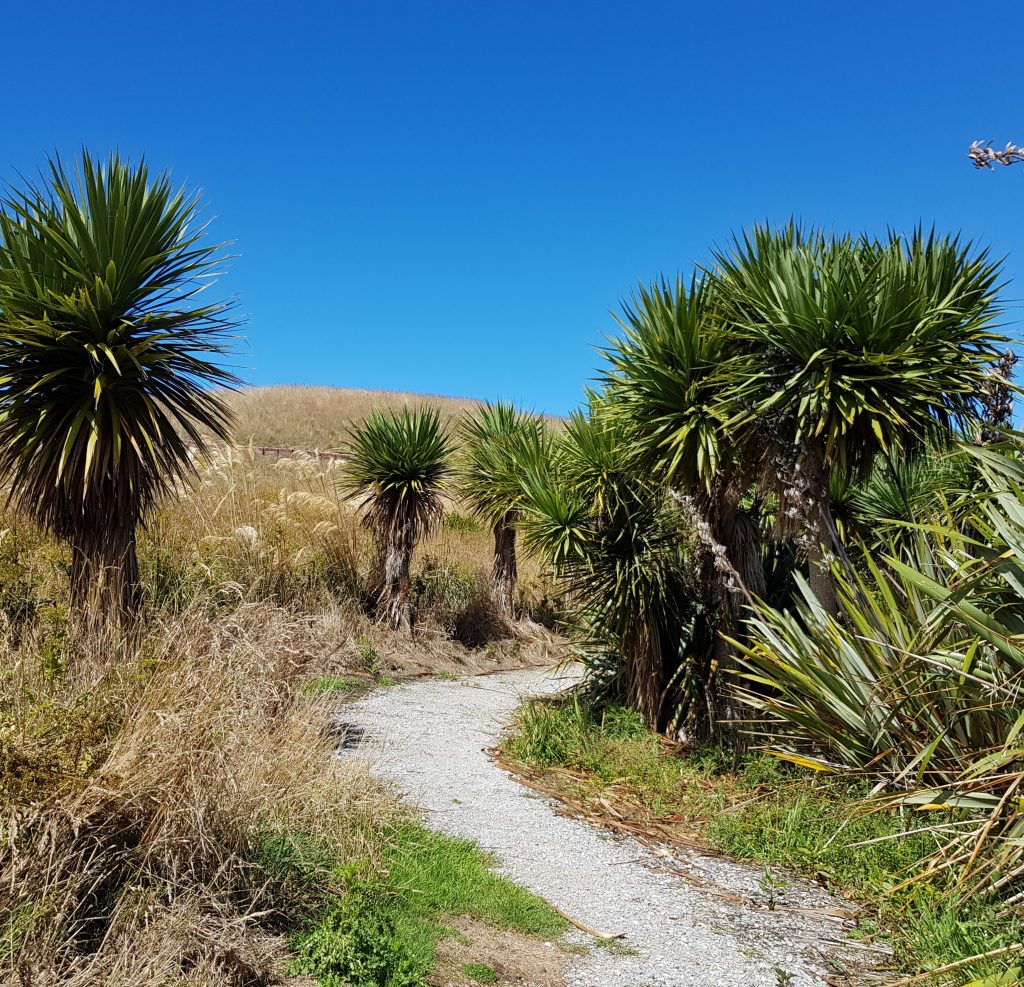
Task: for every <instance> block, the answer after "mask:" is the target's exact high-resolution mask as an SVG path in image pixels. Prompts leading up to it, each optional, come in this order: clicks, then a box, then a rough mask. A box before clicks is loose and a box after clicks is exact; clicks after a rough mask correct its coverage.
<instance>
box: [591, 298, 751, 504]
mask: <svg viewBox="0 0 1024 987" xmlns="http://www.w3.org/2000/svg"><path fill="white" fill-rule="evenodd" d="M616 321H617V322H618V323H619V326H620V328H621V329H622V333H623V335H622V337H621V338H620V339H617V340H615V341H613V343H612V345H611V346H610V347H609V348H608V349H607V350H606V351H605V357H606V358H607V360H608V362H609V364H610V369H608V370H607V371H606V372H605V375H604V382H605V385H606V388H607V391H608V398H609V407H610V409H611V412H612V413H613V414H614V415H616V416H617V417H618V418H619V419H620V420H622V421H624V422H629V423H631V426H632V431H633V432H634V434H635V435H636V437H637V439H638V441H639V442H640V444H641V446H642V449H643V452H644V460H645V462H646V464H647V466H648V467H649V468H653V469H655V470H656V471H657V472H658V473H659V475H661V476H662V477H664V478H665V479H667V480H668V481H669V482H670V483H672V484H674V485H677V486H684V487H687V488H689V487H692V486H693V485H695V484H697V483H701V484H704V485H708V484H710V483H711V482H712V480H713V478H714V477H715V475H716V473H717V472H718V471H719V470H720V469H721V468H722V467H723V466H728V465H730V464H731V462H732V460H733V459H734V454H733V445H734V441H733V437H732V436H730V434H729V432H728V430H727V429H726V428H725V425H726V422H727V421H728V419H729V418H730V417H731V409H730V408H729V407H728V405H726V404H725V403H723V401H722V394H723V386H724V383H725V378H724V374H723V369H724V366H725V363H726V361H727V360H728V359H729V357H730V356H732V355H733V354H734V352H735V340H734V339H733V338H732V337H731V336H730V334H729V332H728V331H727V329H726V328H725V327H723V325H722V323H721V320H720V319H719V318H718V315H717V311H716V308H715V304H714V300H713V291H712V289H711V288H710V287H708V286H707V285H706V284H702V283H700V282H698V281H697V280H696V279H694V280H693V281H691V282H690V284H689V286H687V285H686V283H685V282H684V281H683V280H682V278H676V280H675V282H674V283H669V282H666V281H664V280H662V281H661V282H658V283H655V284H652V285H650V286H649V287H647V286H643V285H641V286H640V287H639V288H638V289H637V291H636V292H635V293H634V294H633V296H632V298H630V299H629V300H628V301H627V302H624V303H623V306H622V315H621V316H620V317H617V319H616Z"/></svg>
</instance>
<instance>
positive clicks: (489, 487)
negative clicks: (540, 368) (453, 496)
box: [459, 403, 550, 616]
mask: <svg viewBox="0 0 1024 987" xmlns="http://www.w3.org/2000/svg"><path fill="white" fill-rule="evenodd" d="M462 439H463V443H464V449H463V455H462V461H461V464H460V467H459V491H460V493H461V495H462V498H463V499H464V500H465V501H466V502H467V503H468V505H469V508H470V510H471V511H472V513H473V515H474V516H475V517H477V518H479V519H480V520H481V521H483V522H484V523H485V524H487V525H490V527H491V530H492V531H493V532H494V568H493V570H492V574H491V585H492V589H493V594H494V600H495V603H497V605H498V608H499V609H500V610H501V612H502V613H504V614H505V615H506V616H511V615H512V614H513V610H514V606H515V592H516V580H517V578H518V565H517V560H516V526H517V525H518V524H519V521H520V518H521V513H522V506H523V500H524V497H525V492H524V489H523V475H524V473H525V472H526V471H528V470H529V469H531V467H532V466H534V465H542V464H543V463H544V461H545V460H546V459H547V458H548V456H549V453H550V441H549V439H548V438H547V436H546V433H545V429H544V423H543V421H542V420H541V419H540V418H539V417H538V416H537V415H531V414H526V413H524V412H521V411H519V410H517V409H516V408H515V407H514V406H513V405H511V404H507V403H498V404H488V405H485V406H484V407H483V408H481V409H480V410H479V411H477V412H476V413H475V414H474V415H472V416H471V417H470V418H469V419H467V420H466V421H465V422H464V423H463V426H462Z"/></svg>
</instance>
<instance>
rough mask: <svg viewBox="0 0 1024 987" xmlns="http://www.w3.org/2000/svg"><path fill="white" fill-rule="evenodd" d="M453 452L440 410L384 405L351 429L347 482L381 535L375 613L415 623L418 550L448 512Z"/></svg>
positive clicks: (394, 622) (390, 619) (405, 623)
mask: <svg viewBox="0 0 1024 987" xmlns="http://www.w3.org/2000/svg"><path fill="white" fill-rule="evenodd" d="M451 454H452V446H451V439H450V437H449V436H448V434H447V432H446V431H445V429H444V427H443V426H442V424H441V419H440V416H439V415H438V413H437V411H436V410H434V409H427V408H420V409H416V410H414V411H410V410H409V409H408V408H403V409H402V411H400V412H396V411H391V412H381V411H378V412H375V413H374V414H372V415H371V416H370V417H369V418H368V419H367V420H366V421H365V422H364V423H363V424H362V425H360V426H356V427H353V428H352V429H351V430H350V432H349V441H348V448H347V457H346V475H345V481H344V482H345V484H346V485H347V487H348V489H349V495H350V496H351V497H356V498H361V507H362V510H363V523H364V524H365V525H366V526H367V527H368V528H369V529H370V530H371V531H372V532H373V534H374V537H375V538H376V540H377V550H378V564H379V572H378V573H377V578H378V580H379V585H378V587H377V588H376V593H375V595H376V606H377V613H378V615H379V616H380V618H381V619H382V620H384V621H386V622H387V623H388V624H390V625H391V626H392V627H396V628H399V627H405V628H408V627H409V626H410V624H411V601H410V593H411V589H412V576H411V566H412V556H413V552H414V551H415V550H416V546H417V545H418V544H419V542H420V540H421V539H422V538H423V537H425V536H426V535H428V534H430V532H431V531H432V530H433V529H434V527H435V526H436V525H437V524H438V523H439V522H440V520H441V517H442V516H443V513H444V503H443V500H442V495H443V493H444V490H445V487H446V484H447V482H448V480H449V479H450V477H451V474H452V456H451Z"/></svg>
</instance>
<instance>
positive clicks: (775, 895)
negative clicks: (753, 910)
mask: <svg viewBox="0 0 1024 987" xmlns="http://www.w3.org/2000/svg"><path fill="white" fill-rule="evenodd" d="M757 883H758V886H759V887H760V888H761V894H763V895H764V898H765V904H767V906H768V911H770V912H774V911H775V906H776V905H777V904H778V903H779V902H780V901H781V900H782V898H783V897H785V894H786V892H787V891H788V890H789V881H784V880H783V879H782V878H781V877H779V876H778V875H777V874H775V873H773V872H772V869H771V867H769V866H768V865H767V864H765V865H764V873H763V874H762V875H761V878H760V880H759V881H758V882H757Z"/></svg>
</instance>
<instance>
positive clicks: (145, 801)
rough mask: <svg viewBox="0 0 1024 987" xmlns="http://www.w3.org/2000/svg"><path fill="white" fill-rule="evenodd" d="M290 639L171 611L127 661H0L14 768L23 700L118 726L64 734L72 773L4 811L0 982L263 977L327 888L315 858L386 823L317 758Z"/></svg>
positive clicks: (345, 855)
mask: <svg viewBox="0 0 1024 987" xmlns="http://www.w3.org/2000/svg"><path fill="white" fill-rule="evenodd" d="M303 634H304V629H303V628H302V627H301V626H297V625H296V624H295V622H294V621H293V620H292V618H290V617H289V615H288V614H287V613H285V612H282V611H275V610H273V609H271V608H267V607H265V606H264V607H242V608H240V609H239V610H238V611H236V612H235V613H233V614H231V615H229V616H227V617H225V618H222V619H220V620H218V621H217V622H216V623H215V624H214V623H210V622H208V621H207V620H206V619H205V616H204V615H202V614H196V613H187V614H184V615H182V616H181V617H178V618H176V619H174V620H171V621H169V622H166V623H164V624H162V625H160V626H159V627H157V628H156V629H155V630H154V631H153V632H152V633H151V634H150V636H149V637H148V638H147V640H146V642H145V647H143V648H141V649H139V651H138V657H137V658H135V659H131V658H129V657H128V652H127V649H125V650H123V651H122V653H121V654H119V655H115V656H113V660H109V661H108V662H107V663H105V664H96V663H99V662H100V661H101V659H100V657H99V656H97V655H95V654H94V655H85V654H79V655H78V656H77V659H76V663H75V664H74V665H72V666H70V667H69V670H68V671H67V672H66V673H65V674H64V675H62V676H58V677H53V676H50V677H49V679H48V678H47V676H46V674H45V673H43V672H40V671H39V670H38V669H33V668H31V667H28V666H29V665H30V663H31V661H32V658H31V655H30V654H29V653H26V652H20V653H15V654H10V653H9V654H8V656H7V657H8V662H7V664H8V667H9V668H11V669H12V670H13V671H15V672H16V674H13V675H8V676H6V677H5V679H4V680H3V683H4V684H3V687H2V688H3V692H4V694H3V696H2V699H3V703H4V711H5V712H4V715H3V725H4V741H5V748H7V749H15V750H17V749H18V747H19V745H20V744H21V743H22V741H24V742H25V744H26V746H27V748H28V749H29V751H30V754H29V755H28V756H27V759H26V763H29V764H31V763H34V762H33V760H32V756H33V755H31V750H32V749H33V747H38V746H39V745H40V744H41V743H42V742H43V740H44V738H43V735H42V734H41V733H40V731H39V730H38V729H37V728H36V727H34V726H33V723H34V722H35V721H36V720H37V719H38V707H39V704H40V703H43V704H44V705H45V706H46V707H47V708H57V707H67V708H70V707H73V706H76V705H81V706H86V707H87V706H89V705H91V704H93V703H99V704H100V708H102V709H117V714H116V716H115V715H111V716H110V717H109V719H108V721H107V729H108V735H107V736H106V737H105V738H104V739H102V740H100V741H97V738H96V736H94V735H93V734H89V733H86V734H85V735H83V737H82V738H81V745H82V746H83V747H89V748H90V749H91V751H92V754H91V760H90V762H89V763H88V764H83V765H80V766H79V767H78V769H77V770H68V771H63V772H49V773H48V774H46V775H45V777H43V778H41V779H36V784H34V785H24V784H23V785H21V786H20V787H19V789H18V790H17V791H14V790H13V789H10V788H9V789H8V791H7V793H6V794H7V797H6V798H5V799H4V800H3V802H2V807H3V812H2V817H0V980H2V981H3V982H5V983H16V984H22V985H25V987H30V985H31V987H37V985H38V987H41V985H48V984H56V983H60V984H68V985H83V987H84V985H86V984H90V985H91V984H99V983H102V984H105V985H110V987H117V985H124V987H128V985H129V984H131V985H137V984H153V985H156V984H167V983H172V982H173V983H188V984H197V985H198V984H203V985H206V984H209V985H211V987H212V985H213V984H218V985H219V984H238V985H243V984H244V985H249V984H253V985H255V984H262V983H269V982H271V981H272V980H274V979H275V977H276V976H277V975H278V974H280V973H281V967H282V963H283V960H284V957H285V956H286V955H287V953H286V949H285V946H284V942H283V939H282V938H281V937H280V935H279V933H280V931H281V930H282V929H283V928H284V926H285V923H286V921H287V922H290V923H294V921H295V920H296V918H300V917H301V916H302V915H303V914H306V913H307V912H308V910H309V908H310V907H311V906H314V905H315V903H316V902H317V901H318V900H319V898H318V896H319V895H320V894H321V893H324V892H326V891H327V890H328V889H329V888H330V887H331V886H332V882H333V881H334V880H335V879H334V877H333V876H332V873H333V872H332V870H331V867H330V866H328V865H327V864H326V863H324V862H325V861H327V860H330V861H332V862H336V861H338V860H345V859H352V858H358V859H366V858H367V857H372V856H373V855H374V847H373V845H372V844H373V834H375V833H377V832H379V831H380V827H381V826H383V825H386V823H387V822H388V821H389V819H393V818H394V814H395V812H396V810H394V809H393V808H391V805H392V803H391V801H390V800H389V799H388V798H386V797H385V795H384V793H383V792H382V791H381V790H380V788H379V787H378V786H377V785H376V784H374V783H372V782H371V781H370V780H369V779H368V778H367V777H366V776H365V775H363V774H362V773H360V772H359V771H357V770H355V769H353V768H352V767H350V766H348V765H347V764H346V763H343V762H339V761H337V760H334V759H331V758H330V756H329V755H330V753H331V741H330V739H329V737H328V736H327V733H326V731H325V729H324V723H325V718H326V715H327V710H326V708H324V707H323V706H322V705H321V704H322V702H323V700H318V699H316V698H314V697H312V696H309V695H306V694H304V693H303V692H302V691H301V690H299V689H296V688H295V685H296V683H297V682H298V681H299V679H300V678H301V676H302V675H303V674H304V673H305V670H306V665H307V663H308V657H307V656H306V654H305V653H304V651H303V649H302V648H301V647H299V646H297V644H298V642H299V641H300V640H301V638H302V635H303ZM29 680H33V681H34V682H35V689H29V690H26V689H25V688H24V685H25V684H26V682H28V681H29ZM58 742H59V745H60V746H61V747H62V748H66V747H68V746H70V744H71V741H70V739H69V737H67V736H61V737H60V738H58ZM23 780H24V779H23ZM318 861H319V863H318Z"/></svg>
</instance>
